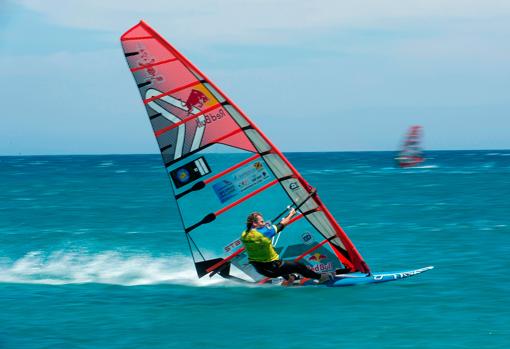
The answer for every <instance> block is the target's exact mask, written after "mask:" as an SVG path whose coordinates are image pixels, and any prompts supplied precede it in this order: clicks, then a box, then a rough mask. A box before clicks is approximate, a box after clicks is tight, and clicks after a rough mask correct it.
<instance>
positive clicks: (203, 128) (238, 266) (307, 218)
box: [121, 21, 373, 286]
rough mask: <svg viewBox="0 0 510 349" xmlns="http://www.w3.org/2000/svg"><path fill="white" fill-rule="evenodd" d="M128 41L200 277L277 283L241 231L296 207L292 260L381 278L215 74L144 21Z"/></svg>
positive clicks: (287, 245) (281, 249) (284, 252)
mask: <svg viewBox="0 0 510 349" xmlns="http://www.w3.org/2000/svg"><path fill="white" fill-rule="evenodd" d="M121 44H122V48H123V50H124V56H125V57H126V60H127V63H128V66H129V69H130V71H131V73H132V74H133V77H134V79H135V82H136V84H137V87H138V89H139V92H140V95H141V97H142V101H143V103H144V105H145V108H146V110H147V114H148V116H149V120H150V123H151V125H152V128H153V131H154V135H155V138H156V140H157V143H158V146H159V149H160V152H161V156H162V159H163V163H164V167H165V169H166V171H167V174H168V177H169V179H170V183H171V188H172V195H173V197H174V198H175V200H176V203H177V207H178V212H179V216H180V219H181V222H182V226H183V231H184V236H185V239H186V240H187V243H188V246H189V249H190V253H191V257H192V259H193V263H194V265H195V267H196V271H197V275H198V277H199V278H200V277H204V276H206V275H209V276H213V275H216V274H218V275H221V276H222V277H225V278H234V279H235V280H242V281H247V282H254V283H259V284H265V283H268V282H269V281H270V279H269V278H266V277H264V276H262V275H260V274H258V273H257V272H256V271H255V269H254V268H253V267H252V266H251V265H250V264H249V263H248V259H247V256H246V253H245V251H244V248H243V246H242V244H241V242H240V240H239V237H240V235H241V232H242V230H243V229H244V222H245V221H246V216H247V215H248V214H249V213H251V212H253V211H260V212H262V213H264V214H265V215H266V217H272V216H273V215H274V219H273V221H274V222H275V223H277V221H278V220H279V219H280V218H281V217H282V216H283V215H284V214H285V213H286V210H283V211H282V208H285V207H289V206H292V207H294V208H295V209H296V211H297V212H298V214H297V215H295V216H294V217H293V218H292V219H291V221H290V222H289V224H288V227H287V228H286V229H285V231H284V232H282V233H281V234H279V235H278V236H277V237H278V241H274V244H275V247H276V251H277V253H278V254H279V255H280V257H281V258H282V259H284V260H294V261H301V262H302V263H304V264H306V265H307V266H308V267H309V268H310V269H313V270H315V271H317V272H335V271H337V270H343V271H345V270H347V271H349V272H351V273H353V275H354V274H355V273H359V274H360V275H365V276H370V275H371V273H370V269H369V267H368V265H367V264H366V263H365V261H364V259H363V258H362V257H361V255H360V253H359V252H358V250H357V249H356V248H355V246H354V244H353V243H352V241H351V240H350V239H349V237H348V236H347V234H346V233H345V232H344V230H343V229H342V228H341V227H340V225H339V224H338V223H337V222H336V220H335V219H334V217H333V216H332V214H331V213H330V211H329V210H328V209H327V207H326V206H325V205H324V204H323V202H322V201H321V199H320V197H319V195H318V194H317V191H316V189H315V188H313V187H312V186H311V185H310V184H309V183H308V182H307V181H306V180H305V179H304V178H303V177H302V176H301V175H300V173H299V172H298V171H297V170H296V169H295V168H294V166H293V165H292V164H291V163H290V162H289V161H288V160H287V158H286V157H285V156H284V155H283V154H282V153H281V152H280V150H279V149H278V148H277V147H276V146H275V145H274V144H273V143H272V142H271V141H270V140H269V139H268V137H267V136H266V135H265V134H264V133H263V132H262V131H261V130H260V129H259V128H258V127H257V126H256V125H255V124H254V123H253V122H252V121H251V120H250V119H249V118H248V117H247V116H246V114H245V113H243V112H242V111H241V109H240V108H239V107H238V106H237V105H235V104H234V102H233V101H232V100H230V99H229V98H228V97H227V96H226V95H225V94H224V93H223V92H222V91H221V90H220V89H219V88H218V87H217V86H216V85H215V84H214V83H213V82H212V81H211V80H210V79H209V78H207V77H206V76H205V75H204V74H203V73H202V72H201V71H200V70H199V69H198V68H197V67H195V66H194V65H193V64H192V63H191V62H190V61H189V60H188V59H186V58H185V57H184V56H183V55H182V54H181V53H179V52H178V51H177V50H176V49H175V48H174V47H173V46H172V45H170V44H169V43H168V42H167V41H166V40H165V39H163V37H161V36H160V35H159V34H158V33H157V32H156V31H155V30H154V29H152V28H151V27H150V26H149V25H148V24H147V23H145V22H144V21H141V22H140V23H138V24H137V25H135V26H134V27H132V28H131V29H129V30H128V31H127V32H126V33H124V34H123V35H122V36H121ZM221 153H229V154H228V155H226V154H221ZM280 211H282V212H280ZM342 277H343V276H342V275H339V278H342ZM343 278H345V277H343ZM372 279H373V278H372ZM367 280H368V279H367ZM328 286H335V284H333V283H330V284H328Z"/></svg>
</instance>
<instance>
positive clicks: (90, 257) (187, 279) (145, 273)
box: [0, 251, 228, 286]
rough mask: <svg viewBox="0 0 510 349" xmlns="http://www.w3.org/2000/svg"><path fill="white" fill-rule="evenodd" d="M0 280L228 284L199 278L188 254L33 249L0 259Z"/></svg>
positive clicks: (214, 279)
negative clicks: (50, 251) (151, 254)
mask: <svg viewBox="0 0 510 349" xmlns="http://www.w3.org/2000/svg"><path fill="white" fill-rule="evenodd" d="M0 282H15V283H32V284H49V285H62V284H79V283H102V284H117V285H124V286H135V285H150V284H165V283H167V284H180V285H191V286H210V285H218V284H228V282H227V281H225V280H224V279H222V278H221V277H219V276H216V277H213V278H209V277H204V278H202V279H198V278H197V275H196V271H195V268H194V266H193V262H192V261H191V259H190V258H189V257H186V256H183V255H173V256H165V257H154V256H150V255H148V254H139V255H134V256H133V255H129V256H126V255H123V254H121V253H119V252H114V251H105V252H101V253H97V254H87V253H75V252H66V251H55V252H52V253H45V252H41V251H33V252H29V253H27V254H26V255H25V256H23V257H22V258H20V259H18V260H14V261H13V260H9V259H5V258H4V259H2V260H0Z"/></svg>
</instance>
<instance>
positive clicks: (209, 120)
mask: <svg viewBox="0 0 510 349" xmlns="http://www.w3.org/2000/svg"><path fill="white" fill-rule="evenodd" d="M224 116H225V112H224V111H223V109H220V111H218V112H217V113H216V114H210V115H207V114H206V115H204V118H203V120H198V119H197V127H205V125H207V124H210V123H212V122H214V121H216V120H219V119H221V118H223V117H224Z"/></svg>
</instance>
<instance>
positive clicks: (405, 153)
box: [395, 126, 425, 167]
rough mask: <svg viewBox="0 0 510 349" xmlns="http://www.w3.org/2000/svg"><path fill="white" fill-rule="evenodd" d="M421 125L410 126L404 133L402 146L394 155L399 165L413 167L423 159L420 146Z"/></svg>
mask: <svg viewBox="0 0 510 349" xmlns="http://www.w3.org/2000/svg"><path fill="white" fill-rule="evenodd" d="M421 140H422V127H421V126H411V127H410V128H409V131H408V132H407V134H406V137H405V139H404V142H403V143H402V147H401V149H400V151H399V152H398V155H397V156H396V157H395V162H396V164H397V166H399V167H413V166H416V165H418V164H419V163H422V162H423V161H425V157H424V155H423V149H422V147H421Z"/></svg>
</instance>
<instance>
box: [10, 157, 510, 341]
mask: <svg viewBox="0 0 510 349" xmlns="http://www.w3.org/2000/svg"><path fill="white" fill-rule="evenodd" d="M218 156H229V155H218ZM392 156H393V154H392V153H389V152H359V153H291V154H288V157H289V159H290V160H291V162H293V164H294V165H295V166H296V167H297V169H298V170H299V171H300V172H301V173H302V174H303V176H305V178H306V179H307V180H308V181H309V182H310V183H311V184H312V185H314V186H315V187H317V188H318V191H319V194H320V196H321V198H322V199H323V201H324V202H325V203H326V205H327V206H328V208H329V209H330V211H331V212H332V213H333V214H334V215H335V217H336V218H337V219H338V221H339V222H340V224H341V225H342V226H343V228H344V229H345V230H346V232H347V233H348V235H349V236H350V237H351V239H352V240H353V242H354V243H355V245H356V247H357V248H358V250H359V251H360V253H361V254H362V255H363V257H364V258H365V260H366V261H367V263H368V264H369V265H370V266H371V268H372V269H373V270H374V271H385V270H395V269H397V270H398V269H407V268H418V267H423V266H426V265H434V266H435V267H436V269H434V270H433V271H430V272H427V273H425V274H422V275H420V276H417V277H414V278H411V279H407V280H402V281H399V282H394V283H388V284H381V285H370V286H358V287H347V288H338V289H327V288H294V289H288V288H279V287H247V286H242V285H238V284H231V283H228V282H225V281H223V280H221V279H214V278H213V279H207V280H205V279H201V280H198V279H197V278H196V276H195V275H196V274H195V271H194V268H193V267H192V265H191V259H190V257H189V253H188V247H187V245H186V242H185V240H184V237H183V233H182V228H181V226H180V221H179V218H178V216H177V214H176V207H175V204H174V203H173V202H172V200H170V199H169V192H170V188H169V185H168V183H167V180H168V179H167V178H166V176H165V172H164V170H163V167H162V165H161V160H160V158H159V156H156V155H145V156H144V155H133V156H51V157H43V156H38V157H0V309H1V311H0V324H1V326H0V348H135V347H136V348H182V347H198V346H201V347H220V348H238V347H239V346H242V347H243V348H246V349H247V348H264V347H267V348H304V347H316V346H318V347H321V348H338V347H341V346H342V347H354V348H414V347H416V348H444V347H451V348H474V347H481V348H507V347H508V343H510V307H509V306H508V304H510V296H509V291H508V290H509V289H510V280H509V277H508V275H507V273H508V270H509V269H510V219H509V212H510V200H509V197H510V151H508V150H507V151H449V152H429V153H428V160H427V162H425V163H424V164H423V166H420V167H417V168H413V169H404V170H403V169H396V168H394V167H393V163H392ZM240 224H241V227H239V226H237V225H236V224H234V223H233V224H232V229H235V230H236V231H237V230H241V229H242V222H241V223H240Z"/></svg>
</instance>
